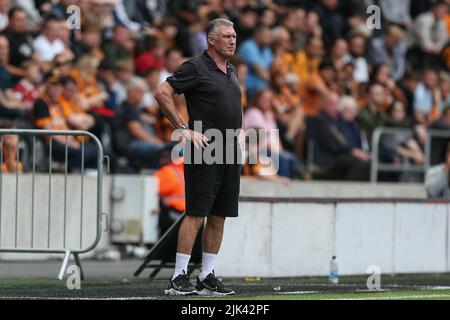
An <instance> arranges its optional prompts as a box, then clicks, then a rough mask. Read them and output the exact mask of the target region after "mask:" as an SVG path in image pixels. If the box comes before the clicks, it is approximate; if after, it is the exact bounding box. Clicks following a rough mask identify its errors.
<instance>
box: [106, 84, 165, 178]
mask: <svg viewBox="0 0 450 320" xmlns="http://www.w3.org/2000/svg"><path fill="white" fill-rule="evenodd" d="M146 89H147V88H146V84H145V82H144V80H141V79H138V78H133V79H132V80H130V81H129V83H128V85H127V98H126V100H125V101H124V102H123V103H122V105H121V106H120V109H119V112H118V113H117V115H116V128H115V130H114V134H115V144H116V148H117V150H118V151H119V152H120V153H121V154H122V155H124V156H126V157H127V158H128V159H129V160H130V161H131V162H138V166H139V167H141V168H151V169H158V168H159V167H160V156H161V152H162V151H163V150H165V149H166V148H167V146H166V145H165V144H164V143H163V142H162V141H161V140H160V139H159V138H157V137H156V136H155V133H154V129H153V127H152V126H151V125H149V124H147V123H145V122H144V121H143V119H142V109H141V108H140V107H139V106H140V104H141V102H142V98H143V96H144V93H145V91H146Z"/></svg>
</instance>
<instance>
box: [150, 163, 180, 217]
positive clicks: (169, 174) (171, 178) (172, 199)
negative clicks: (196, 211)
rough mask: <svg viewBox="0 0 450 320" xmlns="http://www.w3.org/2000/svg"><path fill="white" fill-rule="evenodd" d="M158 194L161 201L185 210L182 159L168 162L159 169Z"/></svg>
mask: <svg viewBox="0 0 450 320" xmlns="http://www.w3.org/2000/svg"><path fill="white" fill-rule="evenodd" d="M155 176H156V177H158V179H159V196H160V198H161V201H162V203H163V204H164V205H165V206H167V207H170V208H174V209H176V210H178V211H181V212H183V211H185V209H186V202H185V190H184V165H183V161H177V162H172V163H169V164H167V165H165V166H163V167H162V168H161V169H159V170H158V171H157V172H156V173H155Z"/></svg>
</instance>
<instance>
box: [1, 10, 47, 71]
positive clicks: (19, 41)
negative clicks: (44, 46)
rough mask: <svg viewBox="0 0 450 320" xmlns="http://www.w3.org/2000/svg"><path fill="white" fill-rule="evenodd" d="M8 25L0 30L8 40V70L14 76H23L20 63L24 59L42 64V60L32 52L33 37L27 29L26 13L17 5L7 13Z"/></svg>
mask: <svg viewBox="0 0 450 320" xmlns="http://www.w3.org/2000/svg"><path fill="white" fill-rule="evenodd" d="M8 19H9V25H8V27H7V28H6V29H5V30H4V31H3V32H2V34H3V35H4V36H5V37H6V38H7V39H8V42H9V46H10V49H9V63H10V66H9V68H8V69H9V72H10V73H11V74H12V75H13V76H14V77H21V76H23V73H24V72H23V70H22V69H21V65H22V64H23V63H24V62H25V61H26V60H30V59H33V60H34V61H36V63H39V64H40V65H41V64H42V61H41V60H40V59H39V58H38V57H37V55H35V54H34V49H33V38H32V37H31V34H30V33H29V32H28V31H27V15H26V13H25V11H24V10H23V9H21V8H19V7H13V8H11V9H10V10H9V13H8Z"/></svg>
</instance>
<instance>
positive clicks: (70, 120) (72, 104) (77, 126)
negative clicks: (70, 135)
mask: <svg viewBox="0 0 450 320" xmlns="http://www.w3.org/2000/svg"><path fill="white" fill-rule="evenodd" d="M61 83H62V86H63V91H62V94H61V96H59V97H58V98H57V102H58V104H59V106H60V108H61V112H62V114H63V116H64V118H65V119H66V122H67V124H68V125H69V127H70V128H71V129H73V130H84V131H90V130H92V129H93V128H94V126H95V124H96V123H95V118H94V117H93V116H92V115H90V114H88V113H87V112H86V111H87V109H85V108H86V105H84V106H83V103H82V102H81V100H80V97H79V96H78V93H79V92H78V85H77V82H76V81H75V79H73V78H71V77H66V78H63V79H62V80H61ZM96 135H97V137H99V138H100V134H96Z"/></svg>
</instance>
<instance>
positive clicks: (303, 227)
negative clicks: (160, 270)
mask: <svg viewBox="0 0 450 320" xmlns="http://www.w3.org/2000/svg"><path fill="white" fill-rule="evenodd" d="M19 179H20V180H19V185H18V187H17V190H18V191H19V193H18V195H19V198H18V201H17V203H18V205H19V207H18V215H17V217H18V220H17V221H18V233H17V240H18V241H17V243H18V246H22V247H27V246H30V245H31V195H32V192H31V176H29V175H22V176H20V178H19ZM15 181H16V180H15V176H14V175H12V176H3V179H2V192H1V194H2V197H1V209H2V210H1V212H2V215H1V217H0V230H1V235H0V247H2V248H4V247H11V246H14V244H15V243H14V242H15V219H16V214H15V212H16V201H15V194H16V184H15V183H16V182H15ZM96 181H97V180H96V177H92V176H87V177H85V179H84V197H83V203H84V208H85V212H84V215H83V228H84V230H85V233H84V235H83V240H82V244H83V246H87V245H88V244H89V243H90V242H92V241H93V239H94V237H95V225H96V212H95V208H96V195H97V188H96ZM80 183H81V180H80V177H79V176H76V175H75V176H70V177H69V179H68V181H67V202H66V208H67V219H68V224H67V225H68V227H69V228H68V229H67V238H66V239H67V243H68V244H69V246H71V247H73V248H76V249H78V248H79V246H80V232H79V227H80V221H81V217H80V211H81V208H80V199H81V198H80V193H81V185H80ZM157 188H158V182H157V180H156V179H154V178H153V177H142V176H115V177H114V178H112V177H105V179H104V193H103V204H104V211H105V212H107V213H108V214H109V215H110V222H111V230H110V231H109V232H107V233H103V234H102V240H101V242H100V244H99V245H98V247H97V250H101V249H103V248H105V247H106V246H107V245H109V244H110V241H111V240H113V241H114V242H116V243H130V242H133V243H154V242H155V241H156V240H157V218H158V215H157V214H158V198H157ZM63 195H64V176H61V175H59V176H58V175H56V176H53V178H52V199H51V203H52V205H51V219H52V230H51V239H50V244H51V246H52V247H53V246H61V243H62V236H63V230H64V229H63V223H62V221H63V213H64V197H63ZM241 196H242V197H243V200H245V201H242V202H241V203H240V216H239V218H238V219H228V220H227V223H226V231H225V238H224V243H223V247H222V251H221V254H220V256H219V261H218V266H217V270H218V272H219V273H220V274H222V275H224V276H304V275H326V274H327V273H328V269H329V261H330V258H331V256H332V255H333V254H336V255H337V257H338V262H339V271H340V273H341V274H364V273H365V272H366V269H367V267H368V266H369V265H378V266H380V268H381V270H382V272H385V273H392V272H396V273H400V272H443V271H450V255H449V252H448V250H449V249H448V248H449V245H450V237H449V234H448V233H449V226H450V225H449V224H450V219H449V206H448V204H446V203H431V202H430V203H429V202H425V201H417V200H415V199H422V200H423V198H424V197H425V191H424V188H423V186H422V185H411V184H407V185H398V184H370V183H326V182H295V183H292V184H290V185H288V186H285V185H279V184H276V183H269V182H261V181H251V180H249V179H243V180H242V187H241ZM249 197H250V198H249ZM251 197H268V198H275V199H276V198H279V197H283V198H284V197H287V198H289V197H297V198H298V197H304V198H309V199H308V200H305V201H303V202H302V201H297V202H292V201H290V202H289V203H287V202H286V203H283V202H277V201H273V202H262V201H261V200H257V199H254V200H253V201H252V199H251ZM328 197H331V198H342V199H345V198H360V199H361V200H359V201H358V202H351V201H345V200H343V201H338V200H337V199H335V200H333V201H328V202H327V201H326V200H324V198H328ZM389 197H395V198H403V199H405V198H411V202H408V201H403V202H402V201H400V202H398V201H397V202H396V201H389V200H377V201H375V200H374V199H370V198H389ZM316 198H317V201H316V200H315V199H316ZM272 200H273V199H272ZM291 200H292V199H291ZM34 211H35V223H34V229H33V234H34V236H33V242H34V246H38V247H45V246H46V244H47V232H48V227H47V226H48V176H46V175H42V176H37V177H36V180H35V207H34ZM93 254H95V252H92V253H90V254H88V255H86V256H85V257H89V256H92V255H93ZM50 256H52V255H40V254H39V255H36V254H10V253H0V259H4V260H7V259H14V260H18V259H27V260H30V259H46V258H48V257H50ZM58 257H61V255H58Z"/></svg>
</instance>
